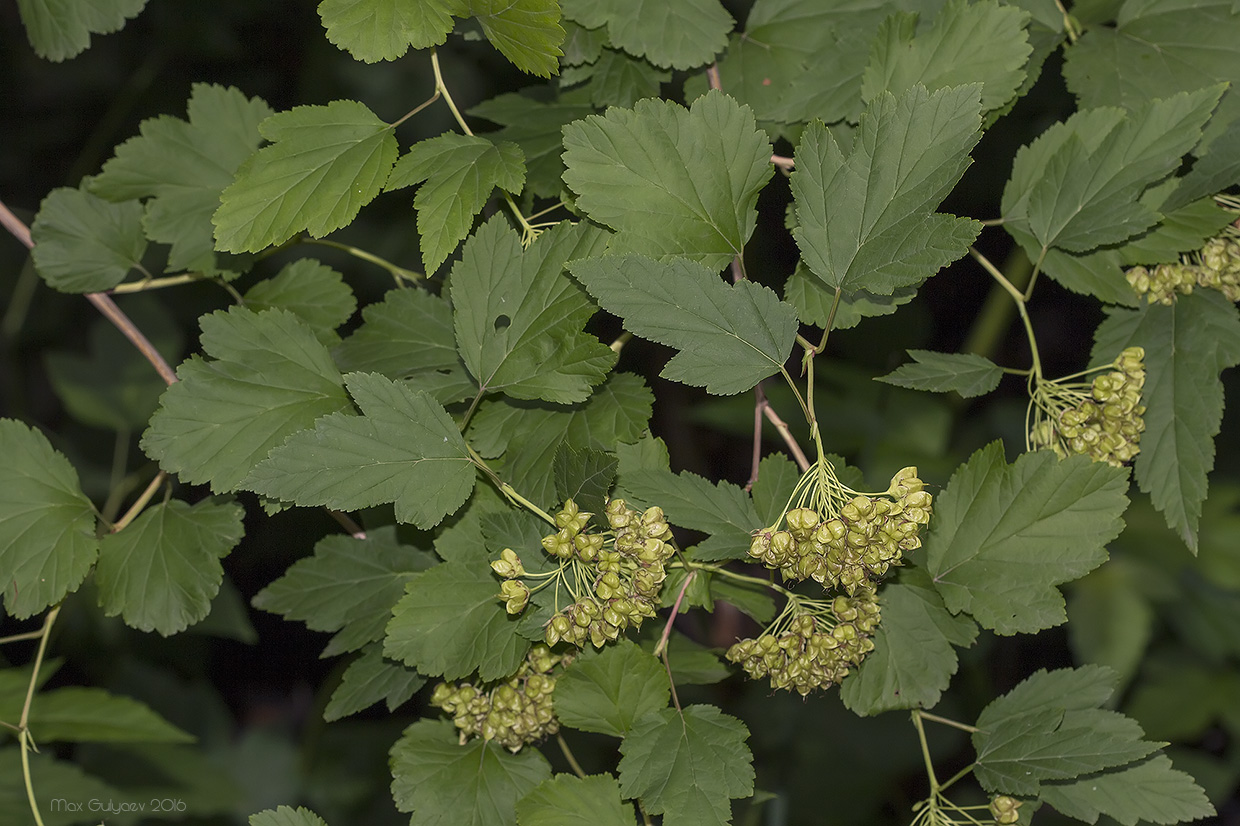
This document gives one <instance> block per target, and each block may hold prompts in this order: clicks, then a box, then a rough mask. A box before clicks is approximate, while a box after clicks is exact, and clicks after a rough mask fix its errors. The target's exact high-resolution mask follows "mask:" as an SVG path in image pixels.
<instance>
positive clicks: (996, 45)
mask: <svg viewBox="0 0 1240 826" xmlns="http://www.w3.org/2000/svg"><path fill="white" fill-rule="evenodd" d="M1028 22H1029V14H1028V13H1027V12H1024V11H1022V10H1021V9H1019V8H1014V7H1012V6H1001V5H999V4H998V3H997V2H994V0H983V1H982V2H980V3H975V4H973V5H969V3H968V0H948V2H947V4H946V5H944V6H943V8H942V9H940V10H939V12H938V14H936V15H935V16H934V19H933V20H932V21H931V22H930V25H929V26H927V27H924V28H923V30H922V31H921V32H917V33H916V34H914V33H915V32H916V28H917V15H916V14H915V13H914V14H908V13H898V14H895V15H892V16H891V17H889V18H887V20H886V21H884V23H883V25H882V26H880V27H879V30H878V36H877V37H876V38H875V40H874V46H873V48H872V49H871V51H870V62H869V64H868V65H867V66H866V70H865V75H864V76H863V78H862V82H861V97H862V99H863V100H865V101H867V102H869V101H871V100H874V98H876V97H877V96H878V95H879V93H881V92H883V91H887V92H891V93H892V94H894V95H899V94H902V93H903V92H905V91H907V90H909V89H911V88H913V86H914V85H917V84H921V85H922V86H925V87H926V88H927V89H929V90H931V91H934V90H935V89H942V88H945V87H948V86H963V85H965V84H969V83H982V84H983V86H982V112H989V111H991V110H993V109H998V108H999V107H1001V106H1003V105H1005V104H1006V103H1007V102H1008V101H1009V100H1011V99H1012V96H1013V95H1015V94H1016V90H1017V89H1018V88H1020V85H1021V84H1022V83H1023V82H1024V80H1025V69H1024V66H1025V63H1026V61H1028V59H1029V55H1030V54H1031V53H1032V52H1033V47H1031V46H1030V45H1029V37H1028V35H1027V34H1026V33H1025V25H1026V24H1027V23H1028Z"/></svg>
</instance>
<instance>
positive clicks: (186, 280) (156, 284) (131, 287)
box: [108, 272, 204, 295]
mask: <svg viewBox="0 0 1240 826" xmlns="http://www.w3.org/2000/svg"><path fill="white" fill-rule="evenodd" d="M203 278H204V276H203V275H202V273H196V272H191V273H184V274H183V275H169V276H166V277H164V278H144V279H142V280H141V281H129V282H127V283H125V284H117V285H116V286H115V287H113V288H112V289H110V290H108V292H110V293H111V294H113V295H125V294H126V293H141V292H146V291H147V290H160V289H163V288H164V287H176V286H179V285H181V284H192V283H194V282H195V281H201V280H202V279H203Z"/></svg>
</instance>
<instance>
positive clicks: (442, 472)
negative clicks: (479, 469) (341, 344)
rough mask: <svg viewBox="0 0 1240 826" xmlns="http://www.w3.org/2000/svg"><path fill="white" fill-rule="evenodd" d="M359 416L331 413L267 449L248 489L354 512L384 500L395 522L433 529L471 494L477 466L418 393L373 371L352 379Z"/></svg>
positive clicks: (452, 427) (440, 413) (448, 422)
mask: <svg viewBox="0 0 1240 826" xmlns="http://www.w3.org/2000/svg"><path fill="white" fill-rule="evenodd" d="M345 384H346V385H347V386H348V388H349V394H350V395H351V396H353V399H354V401H355V402H357V406H358V407H360V408H361V410H362V413H363V415H361V416H354V415H350V414H348V413H333V414H331V415H328V416H324V417H323V418H321V419H319V420H318V421H317V422H315V425H314V429H313V430H307V431H303V432H301V433H297V434H295V435H294V436H293V437H292V438H290V439H289V440H288V441H286V442H285V443H284V444H282V445H280V446H279V447H277V448H276V449H275V450H273V451H271V454H270V455H269V456H268V458H267V459H266V460H265V461H263V462H262V463H261V464H259V465H258V466H257V467H255V468H254V470H253V471H252V472H251V473H250V475H249V477H247V479H246V481H245V484H246V486H247V488H248V489H250V490H253V491H255V492H257V493H261V494H264V495H266V496H271V497H273V498H276V499H281V500H284V501H286V502H295V503H297V504H298V505H325V506H326V507H329V508H333V509H336V510H346V511H350V510H359V509H361V508H368V507H371V506H373V505H382V504H386V503H388V502H392V503H395V505H396V519H397V520H398V521H400V522H411V523H413V524H415V525H417V526H418V527H420V528H430V527H434V526H435V525H437V524H439V522H440V521H441V520H442V519H443V518H444V517H445V516H447V515H448V514H451V513H454V512H455V511H456V510H457V509H458V508H459V507H460V506H461V505H463V504H465V500H466V499H468V498H469V493H470V491H472V490H473V489H474V465H473V462H472V460H471V459H470V458H469V451H468V449H467V448H466V446H465V440H464V439H462V438H461V432H460V430H458V429H457V426H456V423H455V422H453V421H452V418H451V417H450V416H449V415H448V413H447V411H445V410H444V409H443V407H442V406H441V405H440V404H439V403H438V402H436V401H435V400H434V399H432V398H431V397H430V396H429V395H427V394H426V393H425V392H422V391H414V390H411V389H409V387H408V386H407V385H405V384H402V383H400V382H393V381H392V380H391V379H387V378H384V377H383V376H380V375H378V374H377V373H350V374H349V375H347V376H346V377H345Z"/></svg>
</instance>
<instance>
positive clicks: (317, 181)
mask: <svg viewBox="0 0 1240 826" xmlns="http://www.w3.org/2000/svg"><path fill="white" fill-rule="evenodd" d="M258 128H259V132H260V133H262V136H263V137H264V138H266V139H267V140H269V141H271V144H270V145H269V146H265V147H263V148H262V149H260V150H258V152H257V153H256V154H254V155H252V156H251V157H250V158H249V159H248V160H246V161H245V162H244V163H243V164H241V167H240V168H239V169H238V170H237V174H236V179H235V180H234V181H233V183H231V184H229V185H228V187H227V188H226V189H224V191H223V192H222V193H221V194H220V207H219V209H217V210H216V211H215V215H214V216H213V217H212V222H213V223H214V224H215V247H216V249H219V250H224V251H228V252H259V251H260V250H262V249H265V248H266V247H269V246H272V245H273V244H279V243H282V242H284V241H287V240H288V239H289V238H291V237H293V236H294V235H296V234H297V233H298V232H302V231H306V232H309V234H310V235H311V236H313V237H315V238H322V237H323V236H324V235H326V234H327V233H329V232H331V231H332V230H336V229H339V228H340V227H343V226H345V225H347V224H349V223H350V222H352V220H353V219H354V218H355V217H357V213H358V211H359V210H360V209H361V208H362V207H364V206H365V205H366V204H368V203H370V201H371V200H372V199H373V198H374V197H375V196H376V195H378V194H379V192H380V191H382V189H383V184H384V182H385V181H386V180H387V178H388V173H389V172H391V170H392V164H394V163H395V162H396V153H397V149H396V136H395V135H393V134H392V130H391V127H389V126H388V124H386V123H384V122H383V121H382V120H380V119H379V118H378V117H376V116H375V114H374V113H373V112H371V111H370V110H369V109H367V108H366V107H365V106H363V105H362V104H360V103H358V102H356V101H352V100H336V101H332V102H331V103H329V104H327V105H326V106H298V107H295V108H293V109H290V110H289V111H287V112H279V113H277V114H275V115H272V116H271V117H269V118H267V119H266V120H264V121H263V122H262V123H260V124H259V127H258Z"/></svg>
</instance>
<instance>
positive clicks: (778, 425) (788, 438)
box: [762, 401, 809, 473]
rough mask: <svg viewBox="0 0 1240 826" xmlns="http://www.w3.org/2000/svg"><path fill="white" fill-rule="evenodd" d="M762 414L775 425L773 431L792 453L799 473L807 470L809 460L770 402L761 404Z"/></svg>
mask: <svg viewBox="0 0 1240 826" xmlns="http://www.w3.org/2000/svg"><path fill="white" fill-rule="evenodd" d="M762 414H763V415H764V416H766V418H767V419H768V420H769V421H770V422H771V424H773V425H775V429H776V430H778V431H779V435H780V436H781V437H783V440H784V444H786V445H787V446H788V450H790V451H792V458H793V459H796V463H797V467H799V468H800V469H801V472H802V473H804V472H805V471H807V470H809V459H808V458H807V457H806V456H805V451H803V450H801V446H800V445H799V444H797V440H796V438H795V437H793V435H792V430H791V429H790V428H789V427H788V423H787V422H785V421H784V420H783V419H781V418H779V414H778V413H776V412H775V410H774V408H772V407H771V404H770V402H765V401H764V402H763V404H762Z"/></svg>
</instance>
